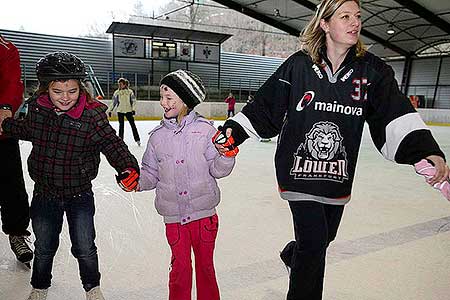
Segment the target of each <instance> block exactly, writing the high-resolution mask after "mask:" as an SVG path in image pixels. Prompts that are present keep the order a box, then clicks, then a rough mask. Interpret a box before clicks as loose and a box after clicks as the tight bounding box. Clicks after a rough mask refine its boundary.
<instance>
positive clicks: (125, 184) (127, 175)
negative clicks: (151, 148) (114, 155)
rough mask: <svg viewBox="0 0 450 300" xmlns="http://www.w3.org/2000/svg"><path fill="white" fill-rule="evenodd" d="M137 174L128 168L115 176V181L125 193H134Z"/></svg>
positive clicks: (137, 178)
mask: <svg viewBox="0 0 450 300" xmlns="http://www.w3.org/2000/svg"><path fill="white" fill-rule="evenodd" d="M138 180H139V173H138V172H136V170H135V169H133V168H128V169H126V170H125V171H123V172H122V173H120V174H119V175H116V181H117V183H118V184H119V186H120V187H121V188H122V190H124V191H125V192H132V191H135V190H136V188H137V185H138Z"/></svg>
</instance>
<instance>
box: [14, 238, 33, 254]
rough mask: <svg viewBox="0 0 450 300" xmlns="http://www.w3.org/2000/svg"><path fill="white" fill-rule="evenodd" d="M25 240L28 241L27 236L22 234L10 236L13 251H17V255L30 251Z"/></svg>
mask: <svg viewBox="0 0 450 300" xmlns="http://www.w3.org/2000/svg"><path fill="white" fill-rule="evenodd" d="M26 241H28V242H30V241H29V239H28V238H25V237H23V236H11V245H12V247H13V251H14V252H15V253H17V255H18V256H21V255H23V254H25V253H29V252H30V251H31V250H30V248H29V247H28V245H27V243H26Z"/></svg>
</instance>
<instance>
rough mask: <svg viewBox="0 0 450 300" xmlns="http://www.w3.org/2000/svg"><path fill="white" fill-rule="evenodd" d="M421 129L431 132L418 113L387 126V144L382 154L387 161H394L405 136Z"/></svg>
mask: <svg viewBox="0 0 450 300" xmlns="http://www.w3.org/2000/svg"><path fill="white" fill-rule="evenodd" d="M421 129H426V130H430V128H428V126H427V125H426V124H425V123H424V122H423V120H422V118H421V117H420V115H419V113H417V112H414V113H409V114H406V115H403V116H401V117H398V118H396V119H394V120H392V121H391V122H390V123H389V124H388V125H387V126H386V142H385V144H384V145H383V147H382V148H381V153H382V154H383V156H384V157H385V158H386V159H388V160H391V161H394V158H395V154H396V153H397V150H398V147H399V146H400V143H401V142H402V141H403V139H404V138H405V136H407V135H408V134H409V133H411V132H413V131H416V130H421Z"/></svg>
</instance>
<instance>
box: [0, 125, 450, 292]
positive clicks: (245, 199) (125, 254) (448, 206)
mask: <svg viewBox="0 0 450 300" xmlns="http://www.w3.org/2000/svg"><path fill="white" fill-rule="evenodd" d="M220 123H221V122H216V125H218V124H220ZM112 124H113V126H114V127H115V128H116V129H117V128H118V124H117V122H112ZM157 124H158V122H157V121H139V122H137V125H138V128H139V131H140V134H141V139H142V142H143V146H142V147H138V146H137V145H136V144H135V143H134V141H133V140H132V137H131V130H130V127H129V126H128V124H125V125H126V127H125V141H126V142H127V144H128V145H129V148H130V150H131V151H132V152H133V154H135V156H136V157H137V158H138V160H141V158H142V154H143V152H144V150H145V147H146V143H147V136H148V135H147V133H148V132H149V131H150V130H151V129H152V128H153V127H154V126H155V125H157ZM432 130H433V133H434V136H435V138H436V139H437V140H438V142H439V144H440V145H441V148H442V149H443V151H444V152H445V153H446V155H447V157H450V127H432ZM21 147H22V155H23V157H22V158H23V161H24V168H25V174H26V177H25V178H26V183H27V190H28V192H29V195H30V199H31V193H32V187H33V184H32V181H31V180H30V179H29V176H28V174H27V171H26V158H27V157H28V154H29V152H30V148H31V147H30V144H29V143H26V142H23V143H22V146H21ZM275 147H276V142H275V141H274V140H273V141H272V142H269V143H261V142H259V141H256V140H249V141H247V142H246V143H245V144H244V145H242V147H241V152H240V153H239V155H238V158H237V163H236V167H235V169H234V170H233V173H232V174H231V175H230V176H229V177H227V178H224V179H221V180H220V181H219V185H220V187H221V190H222V201H221V203H220V204H219V207H218V214H219V222H220V227H219V235H218V238H217V244H216V253H215V262H216V272H217V277H218V282H219V287H220V291H221V297H222V298H221V299H223V300H244V299H249V300H283V299H285V294H286V290H287V283H288V275H287V272H286V269H285V268H284V266H283V264H282V263H281V261H280V260H279V258H278V254H279V251H280V250H281V249H282V247H283V246H284V244H285V243H286V242H287V241H288V240H290V239H292V236H293V233H292V225H291V214H290V211H289V208H288V205H287V203H286V202H285V201H283V200H281V199H280V198H279V195H278V192H277V187H276V181H275V176H274V166H273V154H274V151H275ZM93 184H94V192H95V197H96V216H95V222H96V229H97V239H96V243H97V247H98V252H99V258H100V271H101V273H102V281H101V286H102V290H103V293H104V295H105V298H106V299H107V300H119V299H127V300H141V299H148V300H160V299H161V300H163V299H167V294H168V289H167V281H168V269H169V262H170V249H169V246H168V245H167V242H166V240H165V234H164V225H163V222H162V218H161V217H160V216H159V215H158V214H157V213H156V210H155V208H154V206H153V197H154V192H153V191H152V192H143V193H125V192H122V191H121V190H120V188H119V187H118V186H117V184H116V182H115V179H114V170H113V169H112V168H111V167H110V166H109V165H108V163H107V162H106V160H105V159H104V157H103V158H102V163H101V167H100V171H99V176H98V177H97V179H96V180H95V181H94V182H93ZM32 239H34V237H33V236H32ZM30 276H31V272H30V271H28V270H27V269H25V268H24V267H23V266H22V265H21V264H18V263H17V262H16V260H15V258H14V256H13V253H12V252H11V251H10V249H9V243H8V240H7V236H5V235H4V234H0V300H20V299H25V298H26V296H27V295H28V293H29V290H30V288H31V287H30V285H29V281H30ZM194 290H195V288H194ZM84 297H85V296H84V291H83V289H82V286H81V282H80V280H79V276H78V267H77V264H76V260H75V259H74V258H73V256H72V255H71V253H70V240H69V237H68V231H67V224H64V229H63V233H62V234H61V243H60V247H59V250H58V253H57V256H56V259H55V263H54V267H53V282H52V287H51V288H50V290H49V296H48V299H49V300H61V299H64V300H80V299H84ZM193 299H195V297H193ZM324 299H326V300H445V299H450V202H447V201H446V200H444V198H443V197H442V196H441V195H440V194H439V192H437V191H435V190H433V189H432V188H431V187H429V186H428V185H426V184H425V183H424V180H423V179H422V178H421V177H419V176H417V175H415V173H414V171H413V169H412V167H409V166H398V165H395V164H393V163H392V162H388V161H385V160H384V159H383V158H382V157H381V155H380V154H379V153H378V152H377V151H376V149H375V147H374V146H373V144H372V141H371V140H370V137H369V135H368V133H367V130H366V131H365V133H364V140H363V144H362V146H361V151H360V159H359V164H358V170H357V176H356V180H355V184H354V188H353V198H352V200H351V202H350V203H349V204H348V205H347V206H346V209H345V211H344V217H343V221H342V223H341V226H340V229H339V232H338V236H337V238H336V241H335V242H334V243H333V244H332V245H331V246H330V250H329V257H328V262H327V270H326V277H325V288H324Z"/></svg>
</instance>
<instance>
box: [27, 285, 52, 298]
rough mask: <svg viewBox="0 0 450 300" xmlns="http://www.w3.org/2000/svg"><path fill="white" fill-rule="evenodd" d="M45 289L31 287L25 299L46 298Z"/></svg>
mask: <svg viewBox="0 0 450 300" xmlns="http://www.w3.org/2000/svg"><path fill="white" fill-rule="evenodd" d="M47 291H48V290H47V289H42V290H41V289H35V288H33V289H31V292H30V295H29V296H28V298H27V300H46V299H47Z"/></svg>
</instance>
